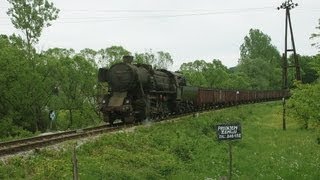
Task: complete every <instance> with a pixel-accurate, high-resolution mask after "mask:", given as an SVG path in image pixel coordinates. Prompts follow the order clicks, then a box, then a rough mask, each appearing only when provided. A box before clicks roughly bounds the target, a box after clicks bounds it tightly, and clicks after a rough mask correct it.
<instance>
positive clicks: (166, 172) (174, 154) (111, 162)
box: [0, 102, 320, 179]
mask: <svg viewBox="0 0 320 180" xmlns="http://www.w3.org/2000/svg"><path fill="white" fill-rule="evenodd" d="M281 112H282V108H281V104H280V103H279V102H270V103H264V104H256V105H245V106H240V107H239V108H236V107H233V108H228V109H223V110H218V111H214V112H210V113H205V114H202V115H200V116H199V117H198V118H192V117H187V118H182V119H181V120H179V121H176V122H171V123H161V124H154V125H152V126H150V127H141V128H137V129H136V130H135V132H134V133H116V134H106V135H103V136H102V137H101V138H100V139H99V140H96V141H94V142H90V143H86V144H84V145H81V146H79V147H78V149H77V155H78V162H79V173H80V178H81V179H159V178H169V179H204V178H213V179H216V178H219V177H221V176H226V175H227V174H228V145H227V143H226V142H218V141H217V140H216V134H215V125H216V124H218V123H221V122H226V121H232V122H233V121H240V122H241V124H242V131H243V139H242V140H240V141H237V142H233V156H234V159H233V162H234V166H233V170H234V171H233V177H234V179H318V178H319V177H320V145H319V144H317V142H316V138H317V136H319V134H317V132H316V131H315V130H301V129H300V128H299V126H298V125H297V124H296V123H295V121H294V120H293V119H290V118H289V119H288V126H287V130H286V131H283V130H282V122H281V119H282V113H281ZM71 150H72V143H69V144H68V145H66V147H65V148H64V149H63V150H59V151H54V150H41V151H40V152H38V153H36V154H35V155H31V156H28V157H14V158H12V159H9V160H7V161H6V162H2V163H0V179H18V178H27V179H71V178H72V163H71V156H72V155H71Z"/></svg>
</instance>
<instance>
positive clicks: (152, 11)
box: [0, 0, 320, 70]
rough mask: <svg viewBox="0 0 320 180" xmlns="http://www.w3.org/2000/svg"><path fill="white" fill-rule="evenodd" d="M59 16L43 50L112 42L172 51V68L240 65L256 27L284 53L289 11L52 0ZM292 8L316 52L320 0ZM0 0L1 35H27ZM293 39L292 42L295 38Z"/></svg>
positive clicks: (220, 4)
mask: <svg viewBox="0 0 320 180" xmlns="http://www.w3.org/2000/svg"><path fill="white" fill-rule="evenodd" d="M51 2H53V3H54V4H55V6H56V7H57V8H59V9H60V13H59V18H58V19H57V20H56V21H54V22H52V26H50V27H48V28H45V29H44V30H43V33H42V36H41V38H40V41H39V44H38V45H37V46H36V48H37V50H38V51H42V50H46V49H48V48H53V47H60V48H72V49H75V50H76V51H80V50H81V49H84V48H91V49H94V50H99V49H101V48H107V47H110V46H112V45H117V46H119V45H120V46H123V47H124V48H125V49H127V50H129V51H130V52H133V53H135V52H139V53H142V52H146V51H149V50H150V49H152V51H153V52H157V51H165V52H169V53H170V54H171V56H172V58H173V60H174V64H173V65H172V66H171V67H169V69H170V70H178V69H179V67H180V65H181V64H182V63H185V62H190V61H194V60H202V59H203V60H205V61H208V62H209V61H211V60H213V59H219V60H221V61H222V63H223V64H224V65H226V66H227V67H233V66H235V65H237V63H238V59H239V57H240V50H239V48H240V45H241V44H242V43H243V42H244V37H245V36H246V35H247V34H248V33H249V30H250V29H251V28H254V29H260V30H261V31H262V32H263V33H265V34H267V35H269V36H270V37H271V39H272V44H273V45H275V46H276V47H277V48H278V49H279V51H280V52H281V53H282V52H283V51H284V25H285V11H284V10H280V11H279V10H277V9H276V8H277V7H278V6H280V5H281V3H282V2H284V0H283V1H280V0H259V1H257V0H241V1H239V0H224V1H221V0H197V1H195V0H193V1H192V0H161V1H159V0H134V1H133V0H90V1H89V0H87V1H84V0H67V1H66V0H51ZM294 2H295V3H298V4H299V6H298V7H296V8H294V9H293V10H291V19H292V24H293V33H294V38H295V42H296V50H297V53H299V54H302V55H315V54H316V53H317V50H316V49H315V48H314V47H312V46H311V45H310V44H311V43H312V41H311V40H310V39H309V37H310V35H311V33H315V32H317V31H316V29H315V27H316V26H317V25H318V19H319V18H320V1H319V0H303V1H302V0H296V1H294ZM9 7H10V5H9V3H8V2H7V1H6V0H1V1H0V34H7V35H11V34H13V33H21V32H20V31H19V30H16V29H15V28H14V27H13V25H12V23H11V21H10V18H9V17H8V15H7V14H6V12H7V9H8V8H9ZM289 43H290V42H289Z"/></svg>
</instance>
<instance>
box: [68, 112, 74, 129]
mask: <svg viewBox="0 0 320 180" xmlns="http://www.w3.org/2000/svg"><path fill="white" fill-rule="evenodd" d="M72 124H73V117H72V110H71V109H69V125H68V128H70V127H71V126H72Z"/></svg>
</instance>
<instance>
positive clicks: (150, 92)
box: [98, 56, 286, 124]
mask: <svg viewBox="0 0 320 180" xmlns="http://www.w3.org/2000/svg"><path fill="white" fill-rule="evenodd" d="M98 80H99V82H107V83H108V85H109V87H108V93H107V94H105V95H104V97H103V100H102V103H101V108H100V110H101V112H102V113H103V117H104V121H105V122H109V123H110V124H113V123H114V121H115V120H117V119H120V120H121V121H123V122H125V123H133V122H137V121H142V120H144V119H158V118H164V117H166V116H168V115H171V114H180V113H185V112H193V111H197V110H201V109H210V108H215V107H221V106H229V105H234V104H239V103H249V102H257V101H267V100H273V99H280V98H282V97H283V96H284V92H283V91H237V90H218V89H210V88H201V87H192V86H187V84H186V79H185V78H184V77H183V75H182V74H180V73H179V72H171V71H168V70H165V69H153V68H152V66H151V65H147V64H133V57H132V56H124V57H123V62H121V63H117V64H114V65H112V66H111V67H110V68H109V69H107V68H100V69H99V72H98ZM285 96H286V95H285Z"/></svg>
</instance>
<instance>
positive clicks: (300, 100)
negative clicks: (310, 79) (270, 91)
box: [288, 83, 320, 129]
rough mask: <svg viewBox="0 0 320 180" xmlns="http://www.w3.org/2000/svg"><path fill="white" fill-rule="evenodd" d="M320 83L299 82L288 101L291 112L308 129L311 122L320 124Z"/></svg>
mask: <svg viewBox="0 0 320 180" xmlns="http://www.w3.org/2000/svg"><path fill="white" fill-rule="evenodd" d="M319 99H320V83H317V84H304V85H303V84H299V83H297V88H296V89H294V90H293V95H292V97H291V98H290V99H289V101H288V108H289V112H290V114H292V115H293V116H294V117H296V118H297V119H298V120H299V121H300V123H301V124H302V127H303V128H305V129H308V128H309V126H310V124H312V125H317V126H319V125H320V112H319V109H320V101H319Z"/></svg>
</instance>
